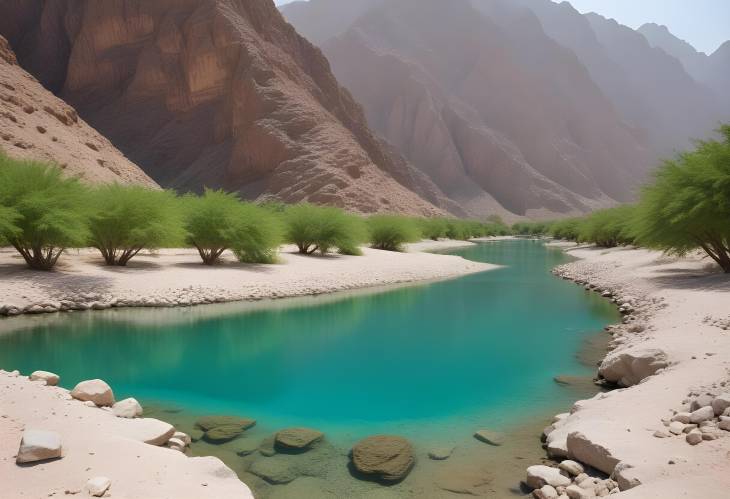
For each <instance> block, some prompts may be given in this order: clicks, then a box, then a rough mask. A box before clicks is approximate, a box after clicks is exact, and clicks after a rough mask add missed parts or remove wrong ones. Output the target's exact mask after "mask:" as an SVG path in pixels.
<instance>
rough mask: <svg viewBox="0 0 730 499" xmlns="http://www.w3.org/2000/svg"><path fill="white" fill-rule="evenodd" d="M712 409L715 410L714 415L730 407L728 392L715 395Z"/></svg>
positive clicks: (729, 394) (718, 414)
mask: <svg viewBox="0 0 730 499" xmlns="http://www.w3.org/2000/svg"><path fill="white" fill-rule="evenodd" d="M711 405H712V410H713V411H715V416H720V415H721V414H723V413H724V412H725V411H726V410H727V409H728V408H730V393H723V394H721V395H718V396H717V397H715V398H714V399H713V401H712V404H711Z"/></svg>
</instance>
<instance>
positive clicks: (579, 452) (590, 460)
mask: <svg viewBox="0 0 730 499" xmlns="http://www.w3.org/2000/svg"><path fill="white" fill-rule="evenodd" d="M567 445H568V453H569V454H570V457H571V458H573V459H574V460H576V461H580V462H581V463H584V464H587V465H589V466H592V467H593V468H596V469H597V470H600V471H602V472H604V473H606V474H610V473H612V472H613V470H614V468H615V467H616V465H617V464H618V462H619V460H618V459H616V458H615V457H613V455H612V454H611V451H610V450H609V449H607V448H606V447H604V446H603V445H601V444H600V443H599V442H594V441H593V440H592V439H591V438H590V437H588V436H587V435H585V434H584V433H581V432H578V431H574V432H571V433H569V434H568V438H567Z"/></svg>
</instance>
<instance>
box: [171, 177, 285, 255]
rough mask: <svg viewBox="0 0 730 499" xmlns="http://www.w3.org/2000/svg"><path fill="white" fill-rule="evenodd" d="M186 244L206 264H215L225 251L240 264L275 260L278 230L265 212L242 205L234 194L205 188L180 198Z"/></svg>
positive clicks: (273, 219) (278, 240) (246, 204)
mask: <svg viewBox="0 0 730 499" xmlns="http://www.w3.org/2000/svg"><path fill="white" fill-rule="evenodd" d="M182 206H183V217H184V227H185V230H186V232H187V236H186V241H187V243H188V244H190V245H191V246H193V247H195V248H196V249H197V250H198V253H199V254H200V258H201V259H202V260H203V263H204V264H206V265H215V264H216V263H218V262H219V260H220V256H221V255H222V254H223V252H224V251H225V250H227V249H230V250H232V251H233V252H234V254H235V255H236V257H237V258H238V259H239V260H240V261H243V262H252V263H254V262H255V263H269V262H273V261H274V260H275V259H276V253H275V252H276V248H277V246H278V245H279V244H280V242H281V240H280V239H281V238H280V235H281V230H280V228H279V225H278V222H277V220H276V217H275V216H274V215H273V214H272V213H271V212H270V211H268V210H266V209H264V208H261V207H257V206H254V205H251V204H248V203H242V202H241V201H240V200H239V199H238V197H237V196H236V195H235V194H230V193H226V192H223V191H214V190H210V189H206V190H205V192H204V193H203V195H202V196H194V195H191V194H188V195H186V196H184V197H183V198H182Z"/></svg>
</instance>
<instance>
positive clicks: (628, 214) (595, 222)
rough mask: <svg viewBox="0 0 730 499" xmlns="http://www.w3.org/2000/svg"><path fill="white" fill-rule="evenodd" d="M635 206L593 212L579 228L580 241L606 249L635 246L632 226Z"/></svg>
mask: <svg viewBox="0 0 730 499" xmlns="http://www.w3.org/2000/svg"><path fill="white" fill-rule="evenodd" d="M633 214H634V206H632V205H623V206H617V207H616V208H609V209H605V210H599V211H596V212H593V213H592V214H591V215H589V216H588V217H586V218H585V219H584V220H583V221H582V222H581V223H580V224H579V227H578V241H580V242H589V243H593V244H596V245H598V246H603V247H604V248H613V247H616V246H624V245H627V244H633V242H634V237H633V236H632V235H631V230H630V224H631V220H632V217H633Z"/></svg>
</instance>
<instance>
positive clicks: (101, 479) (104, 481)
mask: <svg viewBox="0 0 730 499" xmlns="http://www.w3.org/2000/svg"><path fill="white" fill-rule="evenodd" d="M111 486H112V481H111V480H109V479H108V478H107V477H105V476H97V477H94V478H92V479H91V480H89V481H88V482H86V487H85V489H86V492H88V494H89V495H90V496H93V497H101V496H103V495H104V494H105V493H106V491H107V490H109V487H111Z"/></svg>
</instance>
